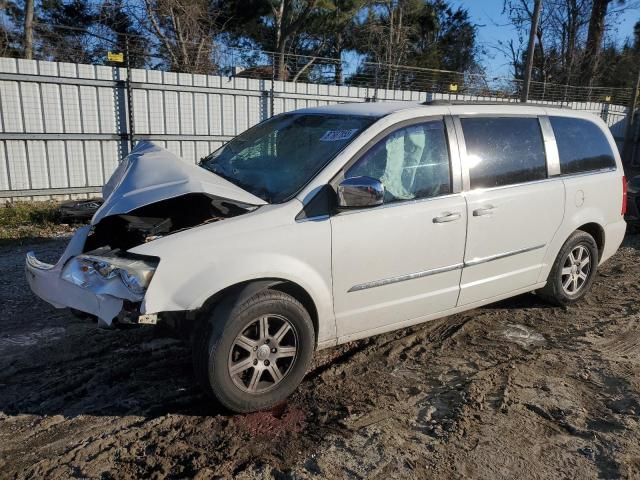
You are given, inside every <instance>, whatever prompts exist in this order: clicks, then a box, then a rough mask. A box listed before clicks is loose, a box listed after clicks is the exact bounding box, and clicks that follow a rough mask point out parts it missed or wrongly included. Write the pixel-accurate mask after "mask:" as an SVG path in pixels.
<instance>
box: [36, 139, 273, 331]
mask: <svg viewBox="0 0 640 480" xmlns="http://www.w3.org/2000/svg"><path fill="white" fill-rule="evenodd" d="M103 197H104V199H105V201H104V204H103V205H102V206H101V207H100V209H99V210H98V211H97V212H96V213H95V215H94V216H93V218H92V220H91V224H90V225H87V226H84V227H81V228H79V229H78V230H77V231H76V233H75V235H74V236H73V237H72V239H71V241H70V242H69V244H68V246H67V248H66V250H65V251H64V253H63V254H62V256H61V257H60V259H59V260H58V261H57V262H56V263H55V264H48V263H44V262H42V261H40V260H38V258H37V257H36V255H35V253H34V252H29V253H27V257H26V277H27V280H28V282H29V285H30V287H31V289H32V291H33V292H34V293H35V294H36V295H37V296H38V297H40V298H42V299H43V300H45V301H46V302H48V303H49V304H51V305H53V306H54V307H56V308H71V309H74V310H77V311H80V312H84V313H85V314H88V315H92V316H95V317H97V318H98V322H99V324H100V325H101V326H112V325H114V324H130V323H156V321H157V318H158V317H157V316H158V313H160V312H157V311H151V310H153V309H149V308H148V307H147V306H146V305H145V301H144V299H145V295H146V292H147V290H148V288H149V287H150V285H151V284H152V283H153V279H154V274H155V273H156V270H157V269H158V266H159V265H160V264H161V262H162V259H161V258H159V257H154V256H147V255H140V254H136V253H133V252H131V251H130V250H132V249H134V248H135V247H139V246H140V245H144V244H147V243H149V242H153V241H155V240H157V239H160V238H163V237H166V236H168V235H172V234H174V233H177V232H180V231H184V230H187V229H190V228H194V227H198V226H200V225H204V224H209V223H213V222H219V221H222V220H225V219H228V218H232V217H236V216H239V215H243V214H245V213H248V212H251V211H253V210H255V209H256V208H258V207H259V206H260V205H263V204H265V203H266V202H265V201H264V200H262V199H260V198H259V197H256V196H254V195H253V194H251V193H249V192H247V191H245V190H243V189H241V188H239V187H237V186H236V185H234V184H232V183H231V182H228V181H227V180H225V179H223V178H222V177H220V176H218V175H215V174H214V173H212V172H210V171H207V170H205V169H202V168H200V167H198V166H196V165H193V164H188V163H186V162H184V161H182V160H180V159H179V158H178V157H176V156H175V155H173V154H172V153H171V152H169V151H167V150H165V149H163V148H161V147H159V146H157V145H155V144H153V143H150V142H140V143H138V144H137V145H136V147H135V148H134V149H133V150H132V151H131V153H130V154H129V155H128V156H127V157H126V158H125V159H124V160H123V161H122V163H121V164H120V165H119V166H118V168H117V169H116V171H115V172H114V174H113V175H112V177H111V178H110V180H109V181H108V182H107V184H106V185H105V186H104V188H103ZM185 248H188V246H186V247H185Z"/></svg>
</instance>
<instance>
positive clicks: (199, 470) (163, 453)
mask: <svg viewBox="0 0 640 480" xmlns="http://www.w3.org/2000/svg"><path fill="white" fill-rule="evenodd" d="M65 243H66V239H57V240H47V241H33V242H31V241H27V242H26V243H23V244H18V243H9V244H4V245H1V246H0V305H1V306H2V308H1V311H2V315H1V317H0V477H2V478H16V477H17V478H69V477H74V478H75V477H84V478H102V479H109V478H139V477H143V476H144V477H152V478H163V477H169V478H186V477H196V478H200V479H204V478H217V477H222V478H226V477H236V478H271V477H276V478H345V477H350V478H364V477H367V478H389V477H391V478H597V477H600V478H620V477H622V478H639V477H640V428H639V426H640V425H639V421H638V418H639V417H638V416H639V415H640V328H639V327H640V302H639V293H640V284H639V280H640V262H639V261H638V260H639V259H640V236H638V235H635V236H628V237H627V239H626V240H625V243H624V246H623V248H621V250H620V251H619V253H618V254H617V255H616V256H615V257H614V258H612V259H611V260H610V261H609V262H608V263H607V264H606V265H605V266H604V267H603V268H602V269H601V273H600V275H599V277H598V278H597V280H596V282H595V285H594V289H593V292H592V293H591V295H590V296H589V297H588V298H587V299H586V300H585V301H583V302H582V303H580V304H579V305H577V306H574V307H571V308H569V309H566V310H565V309H561V308H553V307H549V306H547V305H545V304H544V303H542V302H541V301H540V300H538V299H537V298H536V297H535V296H534V295H524V296H520V297H517V298H514V299H511V300H508V301H504V302H501V303H499V304H496V305H492V306H489V307H486V308H481V309H478V310H474V311H471V312H467V313H465V314H462V315H456V316H453V317H449V318H447V319H445V320H441V321H435V322H432V323H429V324H426V325H422V326H418V327H414V328H410V329H405V330H401V331H398V332H394V333H392V334H387V335H382V336H378V337H375V338H372V339H369V340H366V341H361V342H356V343H353V344H349V345H345V346H342V347H339V348H336V349H332V350H328V351H324V352H321V353H319V354H318V359H317V361H316V364H315V365H314V368H313V369H312V370H311V371H310V372H309V374H308V375H307V377H306V380H305V381H304V383H303V384H302V386H301V387H300V388H299V390H298V391H297V392H296V393H295V394H294V395H293V397H292V398H291V399H290V400H289V402H288V403H287V404H286V405H284V406H283V407H282V408H279V409H277V410H276V411H272V412H263V413H256V414H250V415H230V414H228V413H225V412H220V411H218V410H216V408H215V407H214V406H212V405H211V404H210V403H209V402H208V401H207V399H206V398H205V397H204V396H203V395H202V394H201V392H200V391H199V390H198V388H196V387H195V386H194V383H193V377H192V373H191V362H190V352H189V350H188V348H186V347H185V346H183V345H182V344H181V343H180V342H178V341H177V340H173V339H170V338H164V337H162V336H161V335H160V334H159V333H158V331H157V330H156V329H154V328H153V327H145V328H138V329H132V330H120V331H104V330H99V329H97V328H96V327H95V326H94V324H92V323H90V322H87V321H83V320H79V319H76V318H74V317H73V316H71V315H70V314H69V313H68V312H66V311H58V310H55V309H53V308H51V307H49V306H48V305H46V304H45V303H43V302H41V301H39V300H36V299H35V298H34V297H33V296H32V295H31V293H30V292H29V290H28V287H27V284H26V282H25V280H24V274H23V266H22V265H23V264H22V262H23V256H24V254H25V253H26V251H27V250H29V249H35V250H36V251H38V252H39V254H41V255H43V256H44V257H47V258H48V259H50V260H54V259H55V258H56V257H57V255H58V254H59V253H60V252H61V251H62V249H63V247H64V244H65Z"/></svg>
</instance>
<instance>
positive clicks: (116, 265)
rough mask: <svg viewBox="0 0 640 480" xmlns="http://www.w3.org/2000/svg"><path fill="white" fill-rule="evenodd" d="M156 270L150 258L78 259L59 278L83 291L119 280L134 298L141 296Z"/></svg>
mask: <svg viewBox="0 0 640 480" xmlns="http://www.w3.org/2000/svg"><path fill="white" fill-rule="evenodd" d="M157 266H158V261H157V260H155V259H153V258H139V257H135V258H129V257H116V256H100V255H78V256H77V257H75V258H73V259H71V260H70V261H69V262H68V263H67V265H66V266H65V267H64V270H63V271H62V278H63V279H65V280H67V281H68V282H71V283H73V284H75V285H78V286H80V287H83V288H89V287H91V286H92V285H94V284H95V282H96V280H98V281H99V280H100V279H101V280H111V279H114V278H118V279H119V280H120V281H121V282H122V283H123V284H124V285H125V286H126V287H127V289H129V291H131V292H132V293H133V294H135V295H142V294H144V291H145V290H146V289H147V287H148V286H149V282H150V281H151V278H152V277H153V274H154V272H155V270H156V267H157Z"/></svg>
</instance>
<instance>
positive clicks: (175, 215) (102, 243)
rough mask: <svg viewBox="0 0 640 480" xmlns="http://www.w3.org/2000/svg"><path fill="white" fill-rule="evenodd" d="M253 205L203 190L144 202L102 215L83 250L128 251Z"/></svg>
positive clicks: (216, 220) (218, 219)
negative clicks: (144, 203)
mask: <svg viewBox="0 0 640 480" xmlns="http://www.w3.org/2000/svg"><path fill="white" fill-rule="evenodd" d="M255 208H257V207H255V206H253V205H247V204H243V203H239V202H236V201H232V200H227V199H223V198H217V197H213V196H210V195H207V194H205V193H189V194H186V195H181V196H179V197H175V198H169V199H166V200H162V201H159V202H156V203H153V204H151V205H145V206H143V207H140V208H137V209H135V210H132V211H130V212H127V213H126V214H121V215H112V216H108V217H105V218H103V219H102V220H100V222H98V223H97V224H96V225H94V226H93V229H92V231H91V233H90V234H89V236H88V237H87V242H86V243H85V246H84V249H83V251H84V252H85V253H87V252H93V251H94V250H96V249H103V248H104V247H109V248H110V249H112V250H116V249H118V250H128V249H130V248H133V247H135V246H137V245H141V244H143V243H147V242H151V241H153V240H156V239H158V238H161V237H164V236H166V235H170V234H172V233H176V232H179V231H182V230H186V229H188V228H193V227H196V226H198V225H203V224H206V223H212V222H218V221H220V220H223V219H226V218H232V217H235V216H238V215H242V214H244V213H247V212H249V211H251V210H253V209H255Z"/></svg>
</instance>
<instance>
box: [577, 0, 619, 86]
mask: <svg viewBox="0 0 640 480" xmlns="http://www.w3.org/2000/svg"><path fill="white" fill-rule="evenodd" d="M612 1H613V0H592V4H591V17H590V19H589V32H588V34H587V43H586V45H585V52H584V57H583V60H582V83H583V84H585V85H592V84H593V81H594V78H595V76H596V72H597V69H598V61H599V59H600V58H599V57H600V51H601V49H602V38H603V36H604V24H605V18H606V16H607V8H609V4H610V3H611V2H612Z"/></svg>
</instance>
